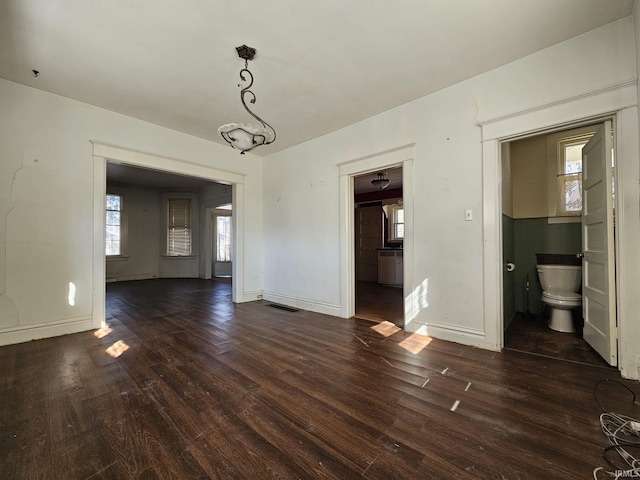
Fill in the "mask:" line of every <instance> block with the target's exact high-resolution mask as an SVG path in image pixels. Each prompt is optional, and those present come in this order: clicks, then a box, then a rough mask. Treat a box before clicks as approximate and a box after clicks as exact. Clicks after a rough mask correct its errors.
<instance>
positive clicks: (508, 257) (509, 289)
mask: <svg viewBox="0 0 640 480" xmlns="http://www.w3.org/2000/svg"><path fill="white" fill-rule="evenodd" d="M513 223H514V220H513V218H511V217H509V216H507V215H502V264H503V265H506V264H507V262H515V245H514V235H513ZM502 299H503V305H502V310H503V315H504V317H503V319H504V329H505V330H506V329H507V327H508V326H509V323H510V322H511V319H512V318H513V314H514V313H516V304H515V272H507V271H506V270H505V271H504V274H503V276H502Z"/></svg>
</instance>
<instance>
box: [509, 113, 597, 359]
mask: <svg viewBox="0 0 640 480" xmlns="http://www.w3.org/2000/svg"><path fill="white" fill-rule="evenodd" d="M598 125H599V124H595V125H587V126H581V127H579V128H572V129H568V130H563V131H554V132H546V133H544V134H540V135H536V136H530V137H526V138H522V139H518V140H514V141H511V142H507V143H503V144H502V155H501V157H502V180H503V181H502V188H503V191H502V200H503V203H502V235H503V238H502V244H503V261H504V265H505V266H506V268H505V270H504V272H503V312H504V347H505V348H506V349H512V350H518V351H522V352H527V353H532V354H537V355H544V356H549V357H554V358H560V359H563V360H568V361H573V362H579V363H583V364H588V365H596V366H607V365H608V364H607V363H606V362H605V361H604V360H603V359H602V357H600V355H598V353H597V352H596V351H595V350H594V349H593V348H592V347H591V346H590V345H589V344H588V343H587V342H586V341H585V340H584V339H583V325H584V322H583V318H582V308H581V307H580V306H579V304H580V301H579V300H578V301H577V305H578V306H577V307H576V308H574V309H572V310H571V316H572V320H573V322H572V323H573V327H574V329H575V331H574V332H566V331H565V332H559V331H555V330H553V329H551V328H550V327H549V316H550V314H551V308H550V307H549V304H548V303H546V302H543V300H542V297H543V288H542V286H541V283H540V279H539V275H538V270H537V264H538V263H539V261H540V259H541V258H553V259H561V260H562V262H565V261H569V263H576V262H571V261H570V260H571V259H572V258H573V259H575V258H576V256H578V257H579V256H580V255H581V254H582V252H583V251H584V249H583V244H582V216H581V215H582V168H581V166H582V164H581V161H582V147H583V146H584V145H586V143H587V142H588V141H589V139H590V138H591V136H592V135H593V134H594V132H595V131H596V128H597V127H598ZM541 254H543V255H541ZM544 255H547V256H544ZM548 255H551V256H548ZM562 262H561V263H562ZM580 263H581V262H580V261H578V262H577V264H578V265H579V264H580ZM576 290H577V292H575V293H576V294H577V295H576V296H577V297H578V299H579V298H580V295H581V290H580V288H577V289H576Z"/></svg>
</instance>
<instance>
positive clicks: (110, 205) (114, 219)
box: [105, 193, 123, 256]
mask: <svg viewBox="0 0 640 480" xmlns="http://www.w3.org/2000/svg"><path fill="white" fill-rule="evenodd" d="M122 203H123V202H122V195H116V194H112V193H109V194H107V201H106V204H107V208H106V212H105V218H106V222H105V223H106V231H105V252H106V255H108V256H114V255H122V224H123V223H122Z"/></svg>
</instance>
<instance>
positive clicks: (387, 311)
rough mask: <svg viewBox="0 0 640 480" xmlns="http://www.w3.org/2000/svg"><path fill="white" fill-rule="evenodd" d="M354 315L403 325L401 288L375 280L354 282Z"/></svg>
mask: <svg viewBox="0 0 640 480" xmlns="http://www.w3.org/2000/svg"><path fill="white" fill-rule="evenodd" d="M356 317H358V318H362V319H364V320H374V321H377V322H380V321H388V322H391V323H393V324H394V325H396V326H399V327H402V326H403V325H404V296H403V291H402V288H399V287H387V286H384V285H379V284H378V283H375V282H361V281H358V282H356Z"/></svg>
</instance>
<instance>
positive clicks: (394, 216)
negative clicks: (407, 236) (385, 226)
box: [387, 204, 405, 242]
mask: <svg viewBox="0 0 640 480" xmlns="http://www.w3.org/2000/svg"><path fill="white" fill-rule="evenodd" d="M400 210H402V214H403V216H404V205H400V204H393V205H389V207H388V211H389V217H388V220H389V234H388V235H387V241H389V242H402V241H404V224H405V222H404V218H403V221H402V222H398V211H400ZM398 225H402V226H403V231H402V236H398V235H397V227H398Z"/></svg>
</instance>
